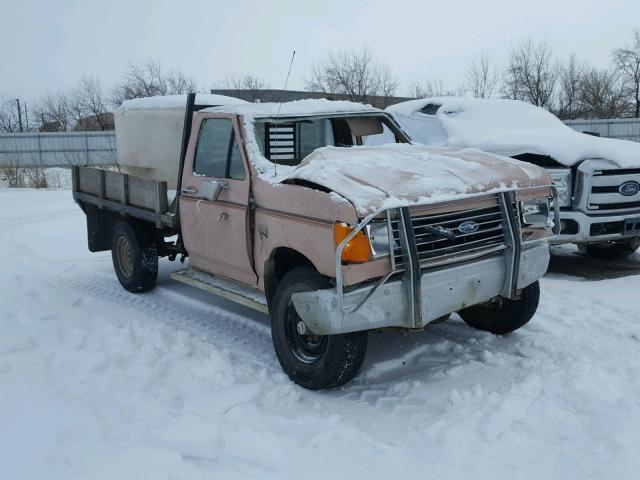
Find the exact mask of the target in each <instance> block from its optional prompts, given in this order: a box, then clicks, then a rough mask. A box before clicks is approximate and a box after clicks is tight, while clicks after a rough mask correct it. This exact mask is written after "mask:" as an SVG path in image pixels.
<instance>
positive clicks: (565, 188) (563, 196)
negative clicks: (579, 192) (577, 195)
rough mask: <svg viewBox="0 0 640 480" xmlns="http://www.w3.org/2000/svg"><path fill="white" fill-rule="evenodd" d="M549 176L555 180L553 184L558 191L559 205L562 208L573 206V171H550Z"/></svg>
mask: <svg viewBox="0 0 640 480" xmlns="http://www.w3.org/2000/svg"><path fill="white" fill-rule="evenodd" d="M549 175H551V179H552V180H553V184H554V185H555V186H556V188H557V189H558V205H560V206H561V207H570V206H571V192H572V190H573V189H572V188H571V187H572V185H571V170H568V169H564V168H563V169H554V170H549Z"/></svg>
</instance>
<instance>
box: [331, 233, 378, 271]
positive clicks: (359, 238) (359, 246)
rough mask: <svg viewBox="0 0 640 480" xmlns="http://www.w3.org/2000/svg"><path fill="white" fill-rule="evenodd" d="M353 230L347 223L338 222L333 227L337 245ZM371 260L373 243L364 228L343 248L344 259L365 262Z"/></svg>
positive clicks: (344, 260)
mask: <svg viewBox="0 0 640 480" xmlns="http://www.w3.org/2000/svg"><path fill="white" fill-rule="evenodd" d="M352 231H353V227H352V226H350V225H347V224H346V223H336V224H335V227H334V229H333V233H334V238H335V242H336V247H337V246H338V245H340V243H342V241H343V240H344V239H345V238H347V235H349V234H350V233H351V232H352ZM369 260H371V244H370V243H369V239H368V238H367V236H366V235H365V234H364V232H363V231H362V230H360V231H359V232H358V233H356V234H355V236H354V237H353V238H352V239H351V240H349V243H347V244H346V245H345V247H344V250H342V261H343V262H347V263H364V262H368V261H369Z"/></svg>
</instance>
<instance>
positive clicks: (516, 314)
mask: <svg viewBox="0 0 640 480" xmlns="http://www.w3.org/2000/svg"><path fill="white" fill-rule="evenodd" d="M539 301H540V284H539V283H538V282H534V283H532V284H531V285H529V286H528V287H525V288H523V289H522V292H521V293H520V298H519V299H517V300H509V299H506V298H503V299H500V300H498V301H495V302H491V303H490V304H484V305H476V306H473V307H469V308H465V309H464V310H461V311H460V312H458V314H459V315H460V316H461V317H462V320H464V321H465V323H466V324H467V325H469V326H470V327H473V328H477V329H478V330H484V331H486V332H491V333H495V334H497V335H505V334H507V333H511V332H513V331H514V330H517V329H519V328H520V327H522V326H523V325H525V324H526V323H527V322H528V321H529V320H531V317H533V315H534V314H535V313H536V310H537V309H538V303H539Z"/></svg>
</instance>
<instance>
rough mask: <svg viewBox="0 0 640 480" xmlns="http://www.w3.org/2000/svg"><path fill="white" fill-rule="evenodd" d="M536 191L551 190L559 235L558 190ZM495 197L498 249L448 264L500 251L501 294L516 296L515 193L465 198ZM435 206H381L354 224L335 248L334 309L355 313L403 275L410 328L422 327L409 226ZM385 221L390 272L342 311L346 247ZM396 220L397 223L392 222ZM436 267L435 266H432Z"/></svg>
mask: <svg viewBox="0 0 640 480" xmlns="http://www.w3.org/2000/svg"><path fill="white" fill-rule="evenodd" d="M535 188H540V189H542V188H544V189H547V190H551V197H549V198H550V200H551V202H552V206H553V212H554V214H553V230H552V233H553V235H554V236H555V235H558V233H559V232H560V220H559V219H560V207H559V205H558V201H557V200H558V191H557V189H556V187H555V186H553V185H550V186H545V187H534V188H533V189H535ZM533 189H532V190H533ZM488 197H494V198H497V201H498V204H499V206H500V209H501V212H502V225H503V231H504V235H505V243H504V244H503V245H500V246H495V245H494V246H490V247H489V248H487V249H486V250H480V251H476V252H473V253H469V254H468V255H464V252H462V253H461V255H460V256H459V257H457V258H456V259H454V260H453V261H451V262H449V263H459V262H463V261H467V260H472V259H474V258H479V257H483V256H486V255H490V254H494V253H497V252H499V251H508V253H507V257H506V261H507V271H508V274H507V275H506V278H505V286H504V294H505V296H507V297H513V296H514V295H515V289H516V283H517V278H518V267H519V264H520V253H521V243H522V240H521V236H520V207H519V202H518V200H517V198H516V190H507V191H503V192H500V193H491V194H486V193H483V194H479V195H476V196H471V197H467V198H478V199H481V198H488ZM433 205H435V204H434V203H430V202H424V203H418V204H412V205H410V206H397V207H383V208H380V209H378V210H376V211H374V212H373V213H371V214H369V215H367V216H366V217H365V218H364V219H363V220H362V221H361V222H360V223H359V224H358V225H356V226H355V227H354V228H353V229H352V230H351V231H350V232H349V234H348V235H347V236H346V237H345V239H344V240H343V241H342V242H340V244H339V245H338V246H337V247H336V256H335V265H336V279H335V288H336V293H337V295H336V299H337V305H336V306H337V310H338V311H339V312H341V313H342V314H345V313H354V312H356V311H358V310H359V309H360V308H361V307H362V306H363V305H364V304H365V302H366V301H367V299H368V298H369V297H371V295H373V294H374V293H375V292H376V291H377V290H378V289H379V288H380V287H381V286H382V285H384V284H385V283H386V282H387V281H388V280H389V279H390V278H391V277H393V276H395V275H398V274H404V276H403V280H404V282H405V284H406V285H407V293H408V295H409V297H410V298H409V302H408V304H409V306H410V309H409V314H410V315H411V317H412V319H413V327H414V328H421V327H423V326H424V325H423V324H422V307H421V305H422V298H421V296H422V294H421V289H420V285H421V281H422V265H421V262H420V259H419V255H418V250H417V247H416V241H415V237H414V235H413V233H414V232H413V224H412V216H411V210H412V209H416V208H419V207H424V206H433ZM392 216H394V217H395V218H396V219H397V221H398V225H399V230H400V232H401V234H400V237H399V238H400V248H401V249H402V255H403V258H405V259H407V260H408V261H407V262H406V264H405V265H403V266H396V263H395V258H394V242H395V240H396V239H395V238H394V236H393V235H392V233H391V222H392ZM379 218H386V221H387V224H388V232H389V251H388V255H389V258H390V261H391V271H390V272H389V273H387V274H386V275H384V276H383V277H381V278H380V279H379V280H378V281H377V282H376V283H375V284H374V285H373V286H372V287H371V288H370V289H369V290H368V291H367V292H366V293H365V294H364V295H363V296H362V298H361V299H360V300H359V301H358V302H357V303H356V305H355V307H353V309H351V310H350V311H349V312H346V311H345V306H344V279H343V274H342V253H343V251H344V249H345V247H346V246H347V244H348V243H349V242H350V241H351V240H352V239H353V238H354V237H355V236H356V235H357V234H358V233H359V232H361V231H362V230H363V229H364V228H365V227H366V226H367V225H368V224H369V223H371V221H373V220H374V219H379ZM394 221H396V220H394ZM549 238H551V237H545V238H544V239H540V240H534V241H533V242H527V243H537V242H545V241H548V240H549ZM440 265H442V264H440ZM435 266H437V265H435Z"/></svg>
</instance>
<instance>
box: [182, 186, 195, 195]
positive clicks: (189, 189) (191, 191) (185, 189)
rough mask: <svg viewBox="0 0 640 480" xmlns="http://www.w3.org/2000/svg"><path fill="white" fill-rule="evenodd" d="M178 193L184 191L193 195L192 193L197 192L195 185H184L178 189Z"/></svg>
mask: <svg viewBox="0 0 640 480" xmlns="http://www.w3.org/2000/svg"><path fill="white" fill-rule="evenodd" d="M180 193H184V194H187V195H193V194H194V193H198V189H197V188H196V187H192V186H189V187H184V188H182V189H180Z"/></svg>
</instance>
